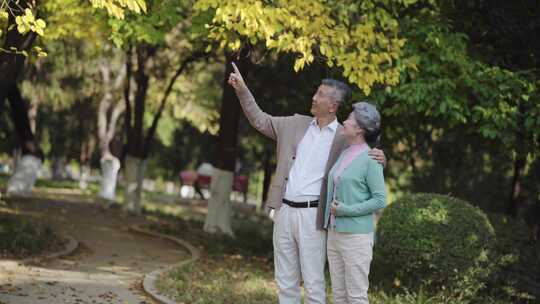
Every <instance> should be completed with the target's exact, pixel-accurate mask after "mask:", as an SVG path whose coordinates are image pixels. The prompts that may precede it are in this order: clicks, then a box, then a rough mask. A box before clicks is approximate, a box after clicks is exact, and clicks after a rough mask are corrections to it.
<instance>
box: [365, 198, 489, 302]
mask: <svg viewBox="0 0 540 304" xmlns="http://www.w3.org/2000/svg"><path fill="white" fill-rule="evenodd" d="M377 236H378V239H377V244H376V246H375V250H374V261H373V272H374V276H375V277H376V279H375V281H376V282H377V281H378V282H380V283H382V284H383V285H391V284H394V285H396V286H403V287H406V288H411V289H413V290H419V289H420V288H426V289H428V290H439V289H441V288H442V289H448V290H450V291H451V292H453V293H455V295H457V296H458V297H467V296H474V295H475V294H476V293H477V292H478V290H479V289H481V288H482V287H483V286H484V283H485V281H486V279H487V277H488V275H489V273H490V271H491V269H490V268H491V267H492V265H491V261H490V254H491V250H492V249H493V247H494V242H495V233H494V230H493V227H492V226H491V224H490V222H489V220H488V218H487V216H486V215H485V214H484V213H483V212H482V211H481V210H480V209H478V208H477V207H473V206H471V205H469V204H468V203H466V202H464V201H462V200H458V199H454V198H451V197H448V196H444V195H437V194H422V193H419V194H410V195H405V196H403V197H402V198H401V199H399V200H397V201H396V202H394V203H393V204H391V205H390V206H389V207H388V208H387V209H386V210H385V212H384V214H383V217H382V219H381V221H380V223H379V227H378V232H377ZM382 272H384V273H382Z"/></svg>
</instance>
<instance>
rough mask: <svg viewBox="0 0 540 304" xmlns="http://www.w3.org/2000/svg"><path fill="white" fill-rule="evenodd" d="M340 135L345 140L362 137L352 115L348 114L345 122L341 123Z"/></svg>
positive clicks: (361, 132) (360, 130)
mask: <svg viewBox="0 0 540 304" xmlns="http://www.w3.org/2000/svg"><path fill="white" fill-rule="evenodd" d="M342 133H343V135H344V136H345V137H347V138H356V137H358V136H363V135H362V134H363V131H362V129H361V128H360V127H359V126H358V124H357V123H356V119H354V113H351V114H349V117H348V118H347V120H345V121H344V122H343V131H342Z"/></svg>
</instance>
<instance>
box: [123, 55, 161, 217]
mask: <svg viewBox="0 0 540 304" xmlns="http://www.w3.org/2000/svg"><path fill="white" fill-rule="evenodd" d="M155 52H156V48H155V47H152V46H145V45H142V46H137V47H136V48H135V57H136V60H137V62H136V66H137V69H136V70H135V71H133V64H132V62H133V58H132V57H133V53H132V51H131V49H130V50H129V51H128V53H127V61H126V71H127V81H126V87H125V90H124V99H125V105H126V117H125V119H126V135H127V151H126V159H125V164H126V166H125V179H126V189H125V194H124V209H125V210H126V211H128V212H130V213H134V214H139V213H140V212H141V192H142V181H143V179H144V173H145V171H146V163H147V160H146V157H145V155H144V154H143V153H144V146H143V141H144V133H143V122H144V121H143V118H144V111H145V102H146V95H147V92H148V83H149V78H150V77H149V76H148V74H147V73H146V69H147V65H148V62H149V59H150V58H152V56H154V54H155ZM132 76H133V79H134V80H135V83H136V88H135V94H134V98H133V99H134V100H133V101H134V105H132V104H131V99H132V98H131V77H132Z"/></svg>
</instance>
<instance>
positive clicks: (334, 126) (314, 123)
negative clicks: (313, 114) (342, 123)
mask: <svg viewBox="0 0 540 304" xmlns="http://www.w3.org/2000/svg"><path fill="white" fill-rule="evenodd" d="M310 125H312V126H315V127H318V126H319V125H318V124H317V118H313V120H312V121H311V123H310ZM338 125H339V123H338V121H337V118H334V121H332V122H331V123H329V124H328V125H327V126H326V127H325V128H329V129H330V130H332V131H336V129H337V127H338Z"/></svg>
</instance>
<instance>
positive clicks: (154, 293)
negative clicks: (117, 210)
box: [129, 225, 200, 304]
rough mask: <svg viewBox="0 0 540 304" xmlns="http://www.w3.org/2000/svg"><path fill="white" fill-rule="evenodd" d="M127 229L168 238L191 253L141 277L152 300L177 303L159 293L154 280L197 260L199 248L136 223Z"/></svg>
mask: <svg viewBox="0 0 540 304" xmlns="http://www.w3.org/2000/svg"><path fill="white" fill-rule="evenodd" d="M129 229H130V230H131V231H134V232H137V233H141V234H145V235H148V236H153V237H158V238H163V239H166V240H169V241H171V242H173V243H175V244H177V245H179V246H181V247H184V248H186V249H187V250H188V251H189V253H190V255H191V257H190V258H189V259H187V260H183V261H181V262H178V263H176V264H173V265H170V266H168V267H165V268H163V269H157V270H154V271H152V272H149V273H147V274H146V275H145V276H144V279H143V289H144V292H145V293H146V294H148V295H149V296H150V297H152V298H153V299H154V300H156V301H158V302H159V303H163V304H177V302H176V301H175V300H173V299H171V298H169V297H167V296H165V295H163V294H160V293H159V291H158V290H157V288H156V281H157V280H158V278H159V277H160V276H161V275H162V274H163V273H165V272H168V271H170V270H171V269H173V268H177V267H182V266H184V265H186V264H189V263H192V262H195V261H196V260H198V259H199V257H200V253H199V250H198V249H197V248H195V247H194V246H193V245H191V244H190V243H188V242H186V241H184V240H182V239H179V238H176V237H174V236H170V235H166V234H162V233H158V232H154V231H150V230H148V229H145V228H142V227H140V226H138V225H131V226H130V227H129Z"/></svg>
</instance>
